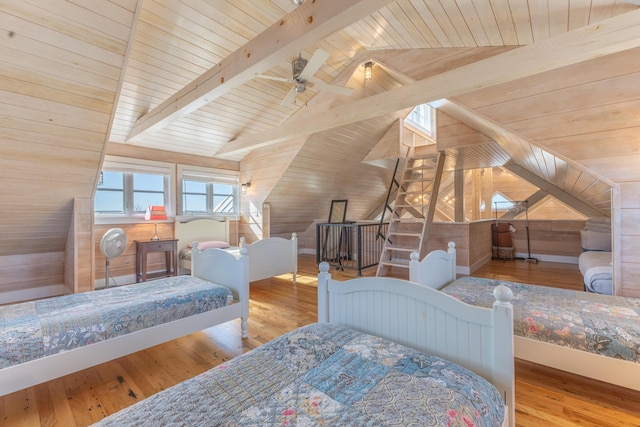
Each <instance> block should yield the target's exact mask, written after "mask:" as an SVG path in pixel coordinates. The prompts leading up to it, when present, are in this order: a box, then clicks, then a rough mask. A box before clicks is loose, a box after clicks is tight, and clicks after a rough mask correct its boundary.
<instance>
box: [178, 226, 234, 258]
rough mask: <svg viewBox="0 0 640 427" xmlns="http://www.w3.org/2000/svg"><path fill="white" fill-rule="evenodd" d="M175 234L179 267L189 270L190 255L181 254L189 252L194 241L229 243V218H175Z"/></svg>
mask: <svg viewBox="0 0 640 427" xmlns="http://www.w3.org/2000/svg"><path fill="white" fill-rule="evenodd" d="M175 236H176V239H178V258H179V260H178V264H179V266H180V268H183V269H186V270H190V269H191V260H190V256H189V257H184V256H183V254H184V253H185V252H190V251H188V250H189V249H190V248H189V246H190V245H191V244H192V243H193V242H195V241H197V242H205V241H206V242H213V241H219V242H225V243H227V244H229V219H228V218H225V219H223V220H220V219H215V218H208V217H207V218H199V217H195V218H194V217H190V218H184V217H183V218H176V223H175Z"/></svg>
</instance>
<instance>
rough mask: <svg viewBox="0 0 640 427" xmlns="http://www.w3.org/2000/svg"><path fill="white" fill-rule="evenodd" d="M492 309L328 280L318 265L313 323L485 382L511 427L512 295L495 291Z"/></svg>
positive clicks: (374, 284)
mask: <svg viewBox="0 0 640 427" xmlns="http://www.w3.org/2000/svg"><path fill="white" fill-rule="evenodd" d="M494 295H495V297H496V302H495V303H494V305H493V309H488V308H481V307H474V306H471V305H469V304H466V303H464V302H462V301H459V300H457V299H455V298H453V297H451V296H449V295H446V294H443V293H442V292H440V291H438V290H435V289H432V288H430V287H426V286H422V285H419V284H417V283H414V282H410V281H406V280H400V279H395V278H386V277H364V278H357V279H352V280H348V281H346V282H340V281H335V280H332V279H331V275H330V273H329V264H328V263H326V262H323V263H321V264H320V274H319V275H318V321H319V322H330V323H338V324H342V325H345V326H349V327H351V328H354V329H357V330H360V331H362V332H366V333H369V334H372V335H376V336H380V337H383V338H387V339H390V340H392V341H395V342H398V343H400V344H403V345H406V346H409V347H413V348H416V349H418V350H421V351H425V352H427V353H431V354H435V355H437V356H440V357H443V358H445V359H448V360H451V361H453V362H456V363H458V364H459V365H462V366H465V367H466V368H469V369H471V370H473V371H474V372H476V373H477V374H479V375H481V376H483V377H484V378H486V379H487V380H489V381H491V382H492V383H493V384H494V385H495V386H496V387H497V388H498V390H500V392H501V394H502V395H503V397H504V400H505V404H506V405H507V407H508V419H509V425H511V426H513V425H514V420H515V410H514V408H515V406H514V402H515V400H514V389H515V385H514V353H513V351H514V350H513V311H512V306H511V303H510V301H511V299H512V298H513V294H512V292H511V290H510V289H509V288H508V287H506V286H498V287H496V291H495V292H494Z"/></svg>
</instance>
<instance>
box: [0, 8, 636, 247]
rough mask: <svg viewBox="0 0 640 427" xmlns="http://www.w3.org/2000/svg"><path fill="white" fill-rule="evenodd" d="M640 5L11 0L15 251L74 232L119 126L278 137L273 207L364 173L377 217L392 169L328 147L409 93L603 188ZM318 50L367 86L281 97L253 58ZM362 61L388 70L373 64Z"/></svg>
mask: <svg viewBox="0 0 640 427" xmlns="http://www.w3.org/2000/svg"><path fill="white" fill-rule="evenodd" d="M637 9H638V6H637V5H635V4H633V3H632V2H622V1H617V0H598V1H595V0H574V1H571V2H568V1H558V0H535V1H531V0H528V1H527V0H501V1H497V0H456V1H451V0H441V1H433V0H430V1H427V0H398V1H389V0H367V1H365V0H357V1H356V0H352V1H350V2H345V1H344V0H313V1H312V0H307V1H306V2H305V3H304V4H303V5H302V6H299V7H296V6H295V5H294V4H293V3H292V2H291V0H251V1H249V0H108V1H107V0H105V1H100V2H93V1H88V0H69V1H65V0H49V1H45V2H43V1H40V0H23V1H20V2H8V4H5V5H3V7H2V9H1V10H0V28H1V29H2V32H3V34H2V35H1V37H0V40H2V42H1V44H0V49H2V51H1V53H2V55H1V56H0V64H1V66H0V73H1V74H2V79H0V82H2V83H0V84H2V87H0V90H1V91H2V92H1V94H2V103H0V106H1V107H0V108H2V115H1V116H0V117H1V120H0V152H1V153H2V158H1V159H0V162H1V163H2V169H1V170H2V173H1V178H0V179H2V183H1V184H2V185H1V186H0V188H2V190H0V191H2V196H3V201H5V202H7V205H6V206H8V207H7V208H6V209H4V208H3V209H4V211H5V212H4V214H5V220H4V221H3V222H1V223H0V233H1V235H2V236H3V238H2V239H0V255H2V254H8V253H16V252H15V251H16V250H17V253H20V252H23V253H25V252H29V251H31V252H34V251H42V252H47V251H52V252H53V251H57V250H63V248H64V236H66V231H67V229H68V226H69V215H70V209H71V200H72V199H73V197H92V196H93V192H94V189H95V185H96V180H97V176H98V173H99V170H100V165H101V162H102V158H103V156H104V153H105V150H106V147H107V145H108V144H126V145H130V146H134V147H141V148H154V149H160V150H167V151H172V152H177V153H185V154H191V155H198V156H205V157H217V158H223V159H227V160H232V161H241V163H240V169H241V170H243V171H244V172H247V169H246V168H244V167H243V166H242V164H243V162H247V164H251V163H252V162H253V163H254V164H255V162H256V161H257V160H256V159H257V158H258V157H260V156H267V155H268V153H269V152H268V151H266V150H277V149H280V150H282V151H283V152H286V153H288V154H287V155H288V157H287V162H286V164H287V166H286V168H284V169H283V170H282V173H281V175H280V176H278V177H274V178H273V179H272V180H271V181H270V182H271V184H270V185H271V186H270V188H268V189H266V190H265V192H264V194H265V199H264V200H265V201H267V202H271V203H273V204H275V205H276V206H275V209H274V207H273V206H272V212H278V207H282V208H283V209H284V208H288V207H290V206H292V203H295V202H296V199H295V197H296V195H291V194H290V193H291V192H290V191H289V192H287V191H286V190H284V189H282V187H278V185H279V183H283V182H287V181H291V180H296V183H297V185H298V186H299V187H300V188H315V187H314V185H316V186H317V182H321V183H322V186H320V187H321V189H320V190H318V191H321V192H322V194H323V195H326V196H328V197H334V196H336V198H340V197H339V196H343V195H342V194H341V193H342V192H345V191H347V190H348V188H345V182H349V183H351V182H352V183H353V185H352V188H353V189H357V191H356V194H353V195H348V198H349V199H350V200H353V201H354V203H353V206H354V207H358V206H359V207H358V208H356V209H358V210H356V211H353V214H354V215H355V216H365V215H366V214H368V213H369V212H368V211H369V210H371V208H372V206H377V205H378V204H379V200H366V197H369V199H370V198H371V196H370V195H369V196H367V194H364V195H363V194H357V193H358V192H360V193H362V189H363V185H364V183H365V182H372V183H374V184H372V185H373V186H372V187H371V189H370V192H371V194H373V193H374V192H380V193H384V191H379V190H380V189H381V188H382V189H384V187H385V185H386V184H385V183H384V179H383V177H381V176H380V175H381V173H379V172H374V171H371V170H369V169H367V170H366V173H360V172H359V169H358V168H370V167H371V166H368V165H363V166H360V165H356V164H355V163H357V162H350V163H349V166H348V169H349V170H348V173H347V176H348V179H346V178H344V177H342V176H341V175H340V174H338V173H337V172H336V168H335V167H329V166H327V165H335V164H336V163H338V162H337V160H336V156H327V155H326V153H327V144H326V141H333V143H332V145H329V147H332V149H333V150H341V149H344V148H345V147H349V150H350V151H349V154H350V155H351V156H352V157H351V158H352V159H356V160H357V159H362V158H364V157H365V156H366V154H367V152H368V150H370V149H371V148H372V147H373V146H374V145H375V143H376V142H377V140H378V139H379V138H380V137H381V136H382V135H383V134H384V128H385V126H391V124H392V123H393V122H394V121H395V120H396V119H397V117H398V115H401V114H402V113H404V112H406V109H407V108H409V107H410V106H411V105H415V104H417V103H421V102H434V101H439V100H441V99H446V102H442V103H440V104H438V105H439V106H440V107H442V111H443V113H446V114H447V115H448V116H449V117H450V118H451V126H452V127H451V128H450V129H453V127H458V128H459V129H460V128H462V127H463V126H466V127H468V128H469V129H473V130H474V131H475V132H476V133H481V134H482V135H484V136H486V137H487V140H486V141H484V142H485V143H488V144H494V145H493V148H491V149H492V150H494V149H495V150H498V149H499V150H498V151H499V153H500V156H504V157H508V158H509V161H510V162H511V163H514V164H516V165H518V166H521V167H523V168H525V169H527V170H529V171H530V172H531V173H533V174H535V175H536V176H539V177H540V178H543V179H545V180H547V181H549V182H551V183H552V184H553V185H554V186H557V188H559V189H561V190H563V191H566V192H567V193H571V194H573V195H574V196H576V197H581V198H586V199H591V198H593V197H596V196H594V195H593V194H591V193H589V191H590V190H588V191H587V193H584V191H585V189H591V188H593V189H596V192H595V193H600V192H602V188H603V186H605V187H606V186H608V185H609V184H610V183H611V182H613V181H614V180H615V179H621V177H620V172H618V171H617V172H615V173H617V175H616V176H615V178H614V177H609V176H608V173H609V172H607V170H606V165H603V164H602V162H600V161H598V160H599V159H601V157H602V154H601V153H602V145H599V144H600V141H603V140H606V142H607V146H611V145H614V146H615V145H616V144H618V143H620V144H621V147H624V149H625V150H626V151H625V152H629V150H632V149H633V147H631V145H633V144H634V143H635V144H637V138H636V137H635V136H634V135H635V134H637V127H638V121H639V120H640V114H638V106H639V104H640V94H639V93H638V91H639V89H638V87H639V86H640V85H637V84H634V83H633V82H634V81H638V78H640V75H639V73H640V64H639V63H638V59H637V58H638V57H640V55H639V52H638V51H637V49H636V50H634V49H635V48H636V47H637V46H638V44H640V31H639V29H638V24H637V22H640V15H638V13H639V12H638V11H637ZM596 24H597V25H596ZM316 49H322V50H324V51H326V52H328V53H329V59H328V60H327V61H326V63H325V64H323V65H322V66H321V67H320V69H319V71H318V72H317V74H316V77H318V78H320V79H321V80H322V81H324V82H325V83H329V84H333V85H347V86H350V87H352V88H354V92H353V94H352V95H350V96H348V97H347V96H341V95H333V94H329V93H326V92H322V91H317V90H314V89H308V90H307V91H306V92H305V93H303V94H300V95H299V96H298V98H297V103H296V104H285V105H281V101H282V99H283V98H284V97H285V95H286V94H287V92H288V90H289V89H290V87H291V85H290V84H287V83H283V82H278V81H272V80H266V79H260V78H256V77H255V74H258V73H262V74H269V75H272V76H278V77H282V78H289V77H290V75H291V68H290V61H291V59H293V58H294V57H296V56H297V55H298V54H300V53H301V54H302V55H303V56H304V57H306V58H309V57H311V55H313V53H314V52H315V51H316ZM599 58H600V59H599ZM614 58H615V60H613V59H614ZM610 59H611V60H612V61H613V62H612V63H615V64H616V65H615V67H617V68H614V67H613V66H612V65H610V64H611V63H609V60H610ZM367 60H373V61H374V62H375V63H376V66H375V68H374V72H375V73H376V74H375V77H374V79H373V80H371V81H366V82H365V81H364V80H363V78H362V64H363V63H364V62H365V61H367ZM434 105H436V104H434ZM602 115H606V117H607V119H606V120H598V121H597V123H598V124H597V125H596V120H595V119H598V118H601V116H602ZM374 122H375V126H373V125H372V123H374ZM634 132H635V134H634ZM471 134H472V132H469V135H471ZM310 135H313V136H312V137H310ZM444 136H445V137H448V138H449V141H451V140H452V138H454V137H452V136H451V135H449V136H447V135H444ZM630 138H631V139H630ZM471 139H473V138H471ZM354 141H357V143H354ZM587 141H588V142H590V143H592V144H590V145H588V146H589V147H590V148H588V149H586V148H585V149H583V150H577V149H576V147H578V146H579V145H580V144H581V143H585V144H586V142H587ZM467 142H468V141H467ZM274 144H279V145H274ZM292 144H293V145H292ZM296 144H297V145H296ZM305 144H306V145H305ZM465 144H466V143H462V142H460V141H458V148H457V149H456V150H455V155H456V156H458V157H460V161H462V160H464V159H465V157H468V158H467V160H466V161H467V163H468V164H469V165H477V164H478V163H480V162H479V161H478V160H477V159H476V154H477V153H478V152H479V150H480V149H479V148H478V146H477V145H476V144H467V145H469V147H467V148H468V150H465V149H463V148H465V147H466V145H465ZM293 146H295V147H296V148H295V149H294V148H291V147H293ZM278 147H279V148H278ZM287 147H289V148H287ZM584 150H588V151H584ZM480 152H485V153H486V152H487V149H482V150H480ZM451 153H454V152H453V151H452V152H451ZM465 153H469V154H465ZM505 153H506V156H505ZM576 153H578V156H577V157H576ZM611 155H612V156H619V157H624V156H625V154H623V148H619V149H618V150H617V151H616V150H614V151H613V152H611ZM297 156H300V157H297ZM324 157H327V158H326V160H323V159H324ZM338 158H340V157H339V156H338ZM352 163H353V164H352ZM543 164H544V167H543V166H542V165H543ZM479 166H482V165H479ZM485 166H486V165H485ZM309 168H314V169H315V171H314V173H309V174H306V175H305V173H304V172H305V171H307V172H308V171H309V170H310V169H309ZM342 169H345V168H342ZM552 169H553V170H552ZM361 170H362V171H364V169H361ZM321 171H326V172H324V173H321ZM576 176H578V177H577V178H572V177H576ZM622 178H624V177H623V176H622ZM314 180H315V183H314ZM589 180H591V181H590V182H588V183H587V181H589ZM578 182H581V184H580V185H578V184H577V183H578ZM328 183H330V184H331V185H329V186H328V188H327V185H328ZM346 187H349V186H346ZM578 190H579V191H578ZM368 191H369V190H368ZM579 193H582V194H579ZM595 193H594V194H595ZM269 197H271V200H270V199H269ZM609 197H610V196H609ZM594 202H595V204H596V205H597V206H599V207H603V206H605V207H606V205H607V201H605V202H603V201H602V200H599V199H597V197H596V199H594ZM325 205H326V204H325V203H324V202H323V208H325V207H326V208H328V205H326V206H325ZM351 207H352V203H351V202H350V209H351ZM605 210H606V208H605ZM304 215H305V218H304V219H303V218H302V217H299V218H293V219H291V220H292V221H293V222H294V223H296V222H299V223H300V224H301V226H302V224H303V223H304V222H305V221H306V222H307V223H308V222H309V221H312V220H313V219H314V218H317V217H318V208H317V207H316V208H314V209H311V208H310V209H309V212H305V214H304ZM272 220H273V221H276V222H277V221H278V220H277V216H275V215H274V216H273V217H272ZM284 225H285V224H284V222H283V224H281V226H282V228H283V229H284ZM276 226H277V224H276ZM36 242H37V243H36Z"/></svg>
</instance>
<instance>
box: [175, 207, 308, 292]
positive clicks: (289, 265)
mask: <svg viewBox="0 0 640 427" xmlns="http://www.w3.org/2000/svg"><path fill="white" fill-rule="evenodd" d="M175 234H176V239H178V254H179V259H180V261H179V263H180V268H182V269H186V270H189V269H190V268H191V261H190V257H191V248H190V246H191V245H192V244H193V242H194V241H197V242H200V244H201V245H202V244H205V242H206V244H210V245H211V246H217V244H218V243H222V242H226V243H227V244H228V243H229V220H224V221H220V220H217V219H214V218H195V219H179V220H176V228H175ZM220 247H221V248H222V247H223V246H220ZM240 247H241V248H246V249H247V255H248V256H249V281H250V282H255V281H256V280H262V279H266V278H269V277H273V276H279V275H282V274H289V273H290V274H292V276H293V277H292V282H293V284H294V285H295V283H296V276H297V273H298V239H297V237H296V233H293V234H292V235H291V239H284V238H282V237H268V238H265V239H260V240H258V241H256V242H253V243H250V244H247V243H246V239H245V238H244V237H240ZM225 249H226V250H227V251H229V252H231V253H234V254H238V253H239V248H238V247H233V246H228V247H227V248H225Z"/></svg>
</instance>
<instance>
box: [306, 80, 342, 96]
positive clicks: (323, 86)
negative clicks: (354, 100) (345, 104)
mask: <svg viewBox="0 0 640 427" xmlns="http://www.w3.org/2000/svg"><path fill="white" fill-rule="evenodd" d="M309 82H310V83H311V84H312V85H313V88H314V89H315V90H320V91H323V92H331V93H335V94H338V95H344V96H349V95H351V94H352V93H353V88H350V87H346V86H334V85H330V84H328V83H325V82H324V81H323V80H320V79H311V80H310V81H309Z"/></svg>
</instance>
